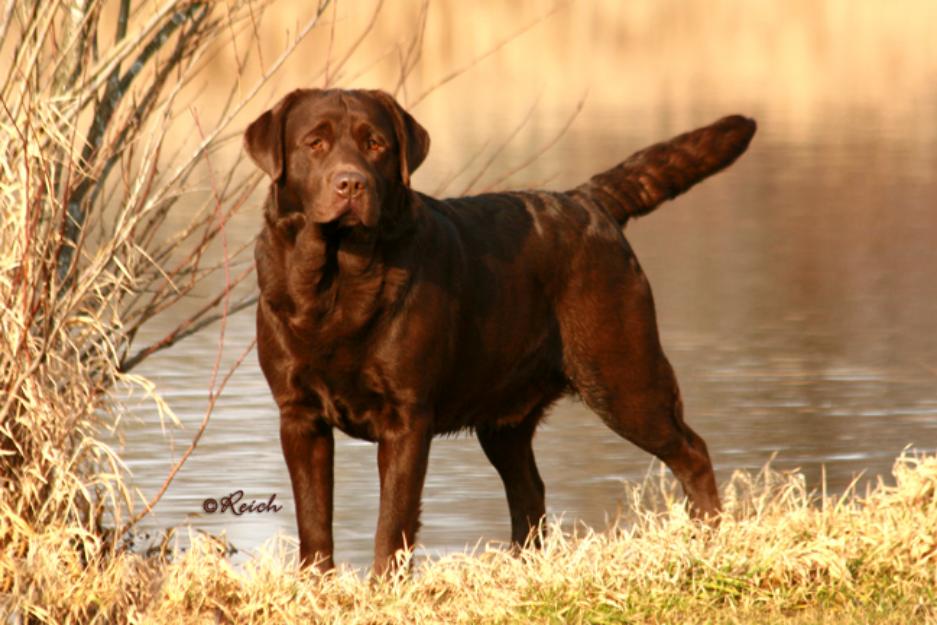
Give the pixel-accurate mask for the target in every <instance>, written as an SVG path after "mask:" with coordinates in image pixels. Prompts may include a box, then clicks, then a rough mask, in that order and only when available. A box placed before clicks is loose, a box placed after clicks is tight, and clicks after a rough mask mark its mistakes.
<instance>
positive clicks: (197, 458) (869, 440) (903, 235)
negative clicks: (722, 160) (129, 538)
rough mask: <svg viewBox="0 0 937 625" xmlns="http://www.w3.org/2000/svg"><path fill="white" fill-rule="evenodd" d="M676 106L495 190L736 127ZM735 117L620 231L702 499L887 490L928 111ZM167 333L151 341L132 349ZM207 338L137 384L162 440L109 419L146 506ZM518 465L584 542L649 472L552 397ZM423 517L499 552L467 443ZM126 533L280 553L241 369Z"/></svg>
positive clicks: (610, 106) (198, 387) (277, 457)
mask: <svg viewBox="0 0 937 625" xmlns="http://www.w3.org/2000/svg"><path fill="white" fill-rule="evenodd" d="M935 82H937V81H935ZM440 97H442V96H440ZM465 97H471V96H470V95H466V96H465ZM477 97H481V96H477ZM693 110H694V115H693V117H694V119H693V121H692V122H691V123H690V124H687V123H686V122H685V121H684V120H683V117H684V116H679V117H681V119H680V120H674V119H673V116H671V115H668V113H667V111H666V110H661V109H653V110H635V109H634V108H631V109H629V108H627V107H625V108H623V107H622V106H621V105H619V104H618V103H616V102H603V101H601V98H599V99H598V100H597V101H592V102H590V104H589V106H587V107H586V109H585V110H584V111H583V113H582V115H581V116H580V117H579V118H578V119H577V121H576V123H575V124H573V126H572V127H571V128H570V130H569V131H568V132H567V133H566V134H565V135H564V137H563V139H562V141H560V142H559V143H558V144H557V145H556V147H555V148H553V149H552V150H550V151H549V152H548V153H546V154H545V155H544V156H543V157H542V158H541V159H540V160H539V161H537V163H536V164H535V165H534V166H533V167H531V168H530V169H529V170H527V171H526V172H524V174H522V175H520V176H517V177H516V178H515V180H516V181H517V185H518V186H524V185H525V184H535V183H539V182H541V181H543V180H549V182H548V183H547V184H548V185H549V186H552V187H554V188H564V187H568V186H572V185H573V184H575V183H577V182H579V181H581V180H583V179H585V178H586V177H588V176H589V175H590V174H592V173H595V172H598V171H601V170H602V169H604V168H607V167H609V166H611V165H613V164H614V163H616V162H617V161H619V160H621V159H622V158H624V157H626V156H627V155H628V154H630V153H631V152H632V151H634V150H636V149H639V148H641V147H644V146H645V145H647V144H648V143H650V142H653V141H655V140H659V139H664V138H667V137H669V136H671V135H673V134H676V133H678V132H682V131H684V130H688V129H689V128H690V127H693V126H699V125H703V124H706V123H709V122H710V121H712V120H714V119H716V118H717V117H719V116H721V115H723V114H726V113H730V112H736V111H735V110H732V109H728V108H727V107H726V103H725V102H721V101H719V100H718V99H717V98H711V99H707V98H706V97H703V96H701V97H700V101H699V102H698V104H697V105H696V106H695V107H694V108H693ZM738 112H744V113H748V114H751V115H753V116H755V117H757V118H758V121H759V124H760V128H759V132H758V135H757V136H756V138H755V140H754V142H753V144H752V146H751V148H750V150H749V152H748V153H747V154H746V155H745V156H744V157H743V158H742V159H741V160H740V161H739V162H737V163H736V164H735V165H734V166H733V167H732V168H731V169H730V170H728V171H727V172H724V173H722V174H720V175H718V176H717V177H715V178H713V179H711V180H709V181H707V182H705V183H704V184H702V185H701V186H699V187H697V188H695V189H693V190H692V191H691V192H690V193H689V194H687V195H686V196H683V197H682V198H679V199H678V200H677V201H674V202H671V203H668V204H665V205H664V206H663V207H661V208H659V209H658V210H657V211H656V212H655V213H653V214H652V215H650V216H647V217H645V218H643V219H641V220H638V221H635V222H631V223H630V224H629V226H628V229H627V236H628V238H629V240H630V241H631V243H632V245H633V246H634V248H635V250H636V252H637V255H638V257H639V259H640V260H641V263H642V265H643V266H644V269H645V271H646V272H647V274H648V276H649V278H650V281H651V284H652V286H653V288H654V293H655V297H656V301H657V309H658V315H659V323H660V328H661V335H662V340H663V343H664V347H665V349H666V351H667V353H668V355H669V357H670V359H671V361H672V362H673V364H674V367H675V369H676V371H677V375H678V379H679V381H680V384H681V388H682V392H683V397H684V401H685V406H686V417H687V420H688V422H689V423H690V424H691V425H692V426H693V427H694V428H695V429H696V430H697V431H698V432H699V433H700V434H701V435H702V436H703V437H704V438H705V439H706V441H707V443H708V445H709V449H710V451H711V454H712V457H713V461H714V464H715V467H716V473H717V477H718V479H719V480H720V482H724V481H725V480H727V479H728V478H729V476H730V475H731V474H732V472H733V471H735V470H737V469H758V468H760V467H761V466H762V465H764V463H765V462H766V461H768V460H769V459H770V458H771V457H772V456H773V455H774V454H777V457H776V459H775V460H774V466H775V467H777V468H781V469H790V468H795V467H800V468H802V469H803V471H804V472H805V473H806V475H807V478H808V481H809V482H810V485H811V486H812V487H818V486H819V480H820V476H821V472H822V471H823V470H824V467H825V472H826V476H827V480H828V487H829V490H831V491H837V490H842V489H843V488H845V487H846V485H847V484H848V483H849V482H850V481H851V480H852V479H853V477H854V476H855V475H857V474H859V473H864V475H865V476H867V477H875V476H879V475H882V476H886V477H887V476H888V473H889V469H890V467H891V465H892V463H893V461H894V459H895V457H896V456H897V455H898V454H899V453H900V452H901V451H902V449H904V448H905V447H906V446H908V445H910V446H913V447H915V448H916V449H919V450H925V451H931V452H933V451H935V450H937V202H935V199H934V198H935V197H937V175H935V174H937V94H935V92H934V90H933V89H931V90H930V91H926V92H925V94H924V96H919V97H918V99H917V101H916V102H915V104H914V106H911V107H909V108H908V109H907V110H905V111H903V112H902V114H901V117H900V120H901V123H896V121H895V120H896V117H895V116H894V115H884V114H877V113H875V112H874V111H871V112H870V111H868V110H862V109H860V110H856V109H853V108H848V107H837V106H836V105H835V104H831V105H829V106H826V107H821V108H818V109H817V110H816V111H814V112H811V113H810V114H809V115H808V116H807V121H808V123H804V114H803V112H802V111H801V112H798V113H797V115H796V117H795V116H794V114H792V113H791V112H790V111H789V110H786V109H784V108H775V107H773V106H772V105H771V104H770V103H769V102H759V101H757V100H752V101H751V102H749V103H748V105H747V108H744V109H741V110H739V111H738ZM565 115H566V113H565V112H564V113H557V114H556V115H553V114H552V113H550V114H548V113H543V114H541V115H538V116H537V117H536V118H535V119H534V120H532V121H531V124H532V128H533V130H532V132H531V134H532V135H533V136H534V138H533V139H531V140H530V141H529V142H527V143H525V142H524V141H520V142H517V143H515V144H512V145H511V146H510V147H509V149H508V150H507V151H506V152H505V155H504V160H505V161H507V162H511V161H512V159H513V162H515V163H516V162H519V161H520V160H521V159H522V156H523V155H524V154H528V153H530V152H531V151H532V150H533V149H535V148H536V146H538V145H541V144H542V143H543V142H544V140H545V138H548V137H549V136H551V135H552V133H554V132H555V131H556V129H557V128H559V127H560V126H562V124H563V123H564V121H565V119H564V116H565ZM418 117H419V115H418ZM431 117H432V116H431ZM438 117H439V116H438V115H436V116H435V117H433V119H436V118H438ZM512 119H514V120H516V119H517V117H514V118H512ZM473 124H477V125H478V126H480V127H481V126H485V120H482V119H479V120H473V121H472V122H471V123H469V122H468V121H466V120H464V119H463V120H462V125H461V126H460V129H458V130H453V129H451V128H450V129H449V134H448V135H447V136H446V138H445V141H446V142H449V141H451V140H452V139H451V137H452V136H453V133H455V134H454V136H455V137H456V139H457V141H456V144H457V146H459V150H461V152H459V151H457V152H456V153H461V154H462V160H463V162H464V160H466V159H467V158H468V156H469V155H471V154H472V153H474V149H475V148H476V147H477V146H480V145H482V142H483V141H484V140H487V139H489V138H491V135H490V134H485V135H484V136H483V135H482V133H480V132H479V131H477V129H476V128H475V127H474V126H473ZM486 127H487V126H486ZM431 130H432V129H431ZM486 132H487V131H486ZM494 138H495V139H496V140H500V138H501V137H498V136H495V137H494ZM462 146H464V150H462ZM434 149H438V148H436V147H434ZM448 149H449V152H448V154H452V153H453V151H452V150H453V147H452V146H449V148H448ZM429 161H430V163H428V165H427V168H426V171H423V172H421V176H422V177H421V176H417V179H416V186H417V187H418V188H421V189H426V190H432V189H435V188H437V187H438V186H439V184H440V182H441V181H442V180H443V178H444V176H443V174H442V173H440V170H441V169H442V168H436V169H434V168H433V166H432V164H431V163H432V161H433V153H432V152H431V154H430V158H429ZM452 162H453V163H455V164H457V163H458V158H452ZM499 162H500V161H499ZM499 166H503V167H507V166H506V165H499ZM247 221H248V222H249V223H248V224H247V225H244V226H241V227H239V229H234V230H232V232H231V236H232V238H240V239H242V240H246V239H247V238H249V237H251V236H253V233H254V232H255V231H256V229H257V228H258V227H259V218H258V216H257V215H253V216H251V217H250V218H249V219H248V220H247ZM173 321H174V320H173V319H168V320H166V321H165V327H164V328H160V327H154V328H151V329H150V336H156V335H158V334H159V332H160V330H161V329H162V330H165V328H168V327H170V326H171V325H172V323H173ZM253 332H254V321H253V310H247V311H244V312H242V313H239V314H238V315H236V316H234V317H233V318H232V319H231V320H230V321H229V324H228V326H227V329H226V347H225V350H226V351H225V353H226V359H228V360H230V358H231V357H233V355H236V354H237V353H239V352H240V351H242V350H243V349H244V347H245V346H247V345H248V344H249V343H250V341H251V339H252V338H253ZM145 339H146V337H143V340H145ZM217 341H218V335H217V329H210V330H209V331H207V332H205V333H203V334H202V335H200V336H196V337H194V338H192V339H190V340H188V341H187V342H186V343H185V344H181V345H180V346H178V347H177V348H175V349H173V350H170V351H168V352H166V353H164V354H160V355H159V356H157V357H153V358H151V359H150V360H149V361H147V363H146V364H145V365H144V366H143V367H141V370H140V371H139V372H140V373H142V374H144V375H147V376H149V377H150V378H152V379H153V380H154V381H155V382H156V383H157V385H158V388H160V389H161V391H162V393H163V396H164V397H165V399H166V400H167V401H168V402H169V403H170V405H171V406H172V407H173V409H174V410H175V412H176V413H177V414H178V415H179V417H180V419H181V420H182V422H183V423H184V429H182V430H178V429H177V430H171V431H170V432H169V434H168V438H167V436H164V434H163V433H162V431H161V426H160V422H159V419H158V418H157V416H156V414H155V411H154V410H153V408H152V407H151V406H148V405H147V406H145V407H141V408H140V410H139V411H138V412H137V413H136V414H135V415H134V417H135V418H133V419H130V420H129V423H128V425H127V436H126V443H125V446H124V451H123V454H124V458H125V459H126V460H127V462H128V465H129V467H130V469H131V470H132V471H133V474H134V479H135V485H136V486H137V487H138V488H139V489H141V491H142V492H143V493H144V494H146V495H148V496H149V495H151V494H152V493H154V492H155V491H156V490H157V489H158V487H159V485H160V484H161V483H162V482H163V480H164V478H165V476H166V472H167V469H168V467H169V466H170V463H171V460H172V459H174V458H176V457H178V455H179V454H180V453H181V452H182V450H184V449H185V447H186V445H187V444H188V440H189V438H190V436H191V434H192V433H193V432H194V430H195V429H196V428H197V424H198V423H199V421H200V420H201V418H202V414H203V413H204V410H205V408H206V404H207V394H208V391H207V389H208V380H209V373H210V369H211V365H212V363H213V361H214V358H215V353H216V349H217ZM141 344H142V343H141ZM170 445H172V449H173V450H172V451H170ZM536 453H537V458H538V462H539V466H540V468H541V473H542V475H543V478H544V481H545V483H546V487H547V505H548V509H549V513H550V514H554V515H563V516H564V519H566V520H568V521H572V520H574V519H581V520H582V521H584V522H586V523H588V524H590V525H592V526H595V527H604V526H605V524H606V522H607V520H608V519H610V518H611V517H613V516H614V515H615V514H616V510H617V508H618V507H619V506H620V504H621V495H622V492H623V491H622V481H623V480H640V479H642V477H643V476H644V475H645V474H646V472H647V471H648V469H649V467H650V465H651V457H650V456H648V455H647V454H645V453H643V452H642V451H640V450H638V449H637V448H635V447H634V446H632V445H631V444H629V443H627V442H626V441H624V440H622V439H620V438H618V437H617V436H616V435H614V434H613V433H612V432H611V431H609V430H608V429H606V427H605V426H604V425H603V424H602V423H601V421H600V420H599V419H598V418H597V417H595V416H594V415H593V414H591V413H590V412H589V410H588V409H587V408H586V407H585V406H583V405H581V404H579V403H577V402H575V401H572V400H568V401H563V402H561V403H560V404H558V405H557V406H556V407H555V408H554V409H553V411H552V413H551V414H550V416H549V417H548V418H547V419H546V421H545V422H544V423H543V425H542V427H541V429H540V431H539V433H538V435H537V438H536ZM375 462H376V448H375V447H374V446H372V445H371V444H369V443H365V442H361V441H356V440H352V439H349V438H347V437H345V436H344V435H341V434H339V435H338V438H337V450H336V469H335V475H336V487H335V492H336V495H335V501H336V511H335V536H336V551H337V559H338V561H340V562H344V563H351V564H353V565H355V566H365V565H367V564H368V563H369V561H370V558H371V549H372V539H373V533H374V527H375V523H376V518H377V505H378V485H377V470H376V466H375ZM238 489H242V490H243V491H244V493H245V501H248V500H251V499H256V500H258V501H261V500H262V501H266V500H268V499H269V497H270V496H271V495H274V494H275V495H276V503H278V504H282V506H283V509H282V510H281V511H280V512H277V513H265V514H252V515H244V516H242V517H234V516H232V515H230V514H226V515H219V514H217V513H216V514H206V513H204V512H203V511H202V501H203V500H204V499H205V498H207V497H213V498H220V497H222V496H224V495H226V494H229V493H231V492H232V491H235V490H238ZM423 502H424V503H423V516H422V520H423V529H422V531H421V533H420V541H421V542H422V544H423V545H424V549H425V552H426V553H430V554H435V553H440V552H449V551H452V550H462V549H464V548H465V547H466V546H467V545H468V546H472V545H475V544H476V543H477V542H478V541H480V540H482V541H484V540H491V539H495V540H503V539H506V538H507V537H508V536H509V523H508V514H507V505H506V503H505V500H504V494H503V491H502V487H501V484H500V481H499V479H498V477H497V475H496V473H495V471H494V470H493V469H492V468H491V467H490V465H489V464H488V463H487V461H486V460H485V458H484V456H483V454H482V452H481V450H480V449H479V446H478V444H477V442H476V441H475V440H474V438H472V437H470V436H462V437H458V438H449V439H441V440H437V441H435V443H434V445H433V448H432V454H431V463H430V467H429V474H428V477H427V480H426V487H425V491H424V497H423ZM146 523H147V527H166V526H168V525H173V524H180V523H190V524H191V525H192V526H193V527H194V528H199V529H204V530H208V531H211V532H220V531H226V532H227V535H228V537H229V538H230V540H231V542H232V543H233V544H234V545H235V546H237V547H238V548H240V549H242V550H244V551H246V552H248V553H249V552H250V551H251V550H252V549H254V548H256V547H257V546H258V545H259V544H261V543H263V542H264V541H267V540H269V539H270V538H272V537H273V536H274V535H276V534H277V533H278V532H281V533H283V534H286V535H288V536H295V522H294V518H293V507H292V496H291V491H290V485H289V479H288V476H287V472H286V468H285V465H284V462H283V460H282V457H281V453H280V448H279V441H278V421H277V411H276V409H275V406H274V403H273V401H272V399H271V397H270V394H269V391H268V389H267V387H266V385H265V383H264V380H263V378H262V375H261V373H260V371H259V369H258V367H257V364H256V354H253V353H252V354H250V355H249V356H248V358H247V360H246V362H245V364H244V365H243V366H242V367H241V368H240V370H238V371H237V373H236V374H235V375H234V377H233V378H232V380H231V382H230V384H229V385H228V388H227V390H226V392H225V394H224V396H223V397H222V398H221V400H220V401H219V403H218V405H217V407H216V409H215V412H214V414H213V416H212V418H211V421H210V424H209V426H208V429H207V431H206V433H205V435H204V437H203V439H202V441H201V444H200V445H199V447H198V450H197V452H196V453H195V454H194V456H193V457H192V458H191V459H190V460H189V462H188V463H187V464H186V466H185V467H184V469H183V470H182V472H181V473H180V474H179V475H178V476H177V478H176V480H175V481H174V483H173V484H172V487H171V488H170V489H169V491H168V492H167V494H166V496H165V497H164V498H163V500H162V501H161V503H160V504H159V506H158V507H157V509H156V514H155V515H153V516H152V517H150V518H149V519H148V520H147V521H146Z"/></svg>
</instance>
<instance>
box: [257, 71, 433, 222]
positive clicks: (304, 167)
mask: <svg viewBox="0 0 937 625" xmlns="http://www.w3.org/2000/svg"><path fill="white" fill-rule="evenodd" d="M244 145H245V148H246V150H247V153H248V154H249V155H250V156H251V158H252V159H253V160H254V162H255V163H256V164H257V166H258V167H260V168H261V169H262V170H263V171H264V172H266V173H267V175H268V176H270V178H271V180H272V181H273V183H274V184H275V185H276V186H277V190H278V193H279V194H280V196H281V197H283V198H285V199H286V201H288V202H290V203H295V204H296V205H298V207H300V209H301V210H302V211H303V212H304V214H305V217H306V219H308V220H311V221H313V222H314V223H319V224H332V223H334V224H336V225H338V226H342V227H355V226H359V225H360V226H365V227H369V228H370V227H374V226H376V225H377V224H378V222H379V221H380V219H381V209H382V207H384V206H386V205H387V204H386V202H387V201H388V199H389V198H392V197H394V196H396V195H398V194H399V193H400V192H401V191H405V190H406V189H407V188H408V187H409V186H410V174H412V173H413V172H414V171H415V170H416V168H417V167H419V166H420V163H422V162H423V159H425V158H426V154H427V152H429V134H428V133H427V132H426V130H425V129H424V128H423V127H422V126H420V124H418V123H417V122H416V120H415V119H413V117H412V116H411V115H410V114H409V113H407V112H406V111H404V110H403V108H402V107H401V106H400V105H399V104H398V103H397V101H396V100H394V98H393V97H392V96H390V95H389V94H387V93H385V92H383V91H363V90H355V91H344V90H334V89H330V90H321V89H298V90H296V91H293V92H292V93H290V94H288V95H287V96H286V97H284V98H283V99H282V100H280V101H279V102H278V103H277V104H276V106H274V107H273V108H272V109H270V110H269V111H267V112H265V113H264V114H263V115H261V116H260V117H258V118H257V119H256V120H255V121H254V122H253V123H252V124H251V125H250V126H248V128H247V131H246V132H245V133H244Z"/></svg>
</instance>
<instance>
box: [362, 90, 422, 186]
mask: <svg viewBox="0 0 937 625" xmlns="http://www.w3.org/2000/svg"><path fill="white" fill-rule="evenodd" d="M370 93H371V95H372V96H374V97H375V98H376V99H377V101H378V102H380V103H381V105H382V106H383V107H384V108H385V109H386V110H387V112H388V113H390V117H391V119H393V120H394V133H395V134H396V135H397V145H398V146H400V179H401V180H403V184H404V185H405V186H408V187H409V186H410V174H412V173H413V172H415V171H416V168H417V167H419V166H420V164H421V163H422V162H423V161H424V159H426V155H427V154H428V153H429V133H428V132H426V129H425V128H423V126H421V125H420V124H419V123H418V122H417V121H416V120H415V119H413V116H412V115H410V113H408V112H406V111H405V110H403V107H402V106H400V104H398V103H397V100H395V99H394V97H393V96H392V95H390V94H389V93H387V92H386V91H380V90H377V89H375V90H372V91H371V92H370Z"/></svg>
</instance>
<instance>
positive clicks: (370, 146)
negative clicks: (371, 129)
mask: <svg viewBox="0 0 937 625" xmlns="http://www.w3.org/2000/svg"><path fill="white" fill-rule="evenodd" d="M364 147H365V148H367V150H368V151H369V152H380V151H381V150H383V149H384V144H383V143H382V142H381V141H380V139H375V138H374V137H369V138H368V140H367V141H365V142H364Z"/></svg>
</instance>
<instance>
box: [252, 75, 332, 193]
mask: <svg viewBox="0 0 937 625" xmlns="http://www.w3.org/2000/svg"><path fill="white" fill-rule="evenodd" d="M314 91H315V90H314V89H296V90H295V91H292V92H290V93H288V94H286V95H285V96H283V98H281V99H280V101H279V102H277V103H276V105H275V106H274V107H273V108H272V109H270V110H268V111H266V112H265V113H264V114H263V115H261V116H260V117H258V118H257V119H255V120H254V121H253V122H251V125H250V126H248V127H247V130H245V131H244V149H245V150H247V153H248V154H249V155H250V157H251V158H252V159H253V160H254V162H255V163H256V164H257V166H258V167H260V169H262V170H263V171H264V173H266V174H267V175H268V176H270V179H271V180H273V181H274V182H277V181H279V180H280V177H281V176H283V133H284V130H285V127H286V114H287V113H288V112H289V110H290V106H292V104H293V103H294V102H295V101H296V100H297V99H298V98H299V97H300V96H302V95H305V94H311V93H313V92H314Z"/></svg>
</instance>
